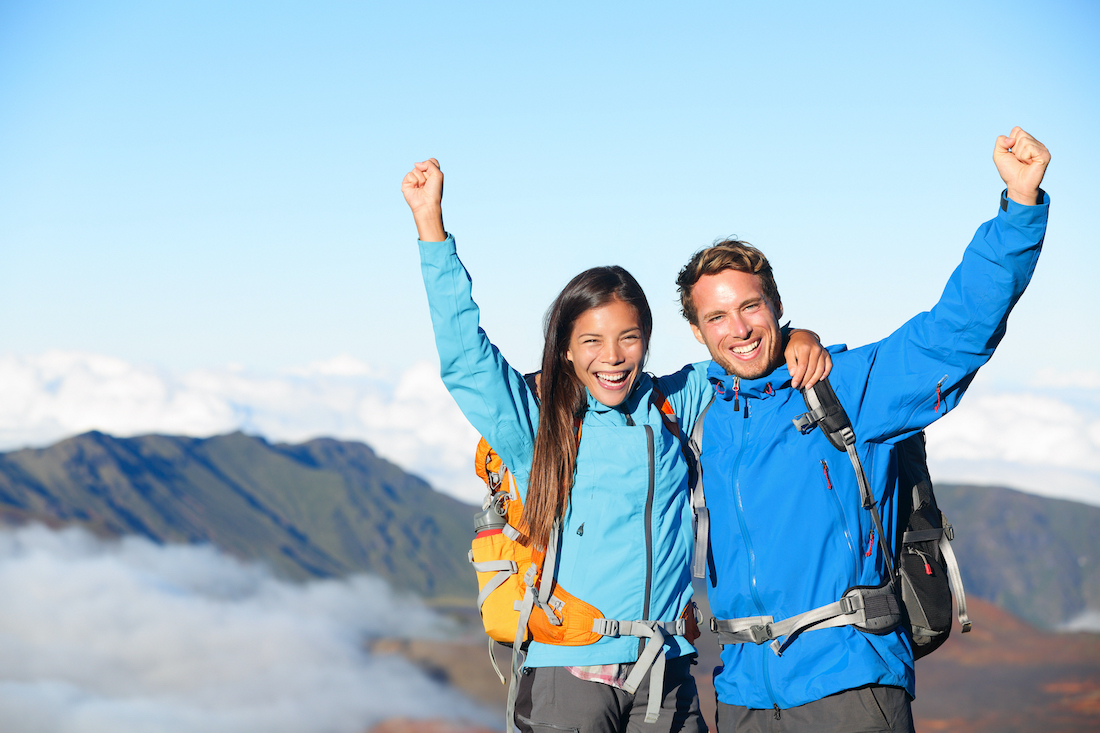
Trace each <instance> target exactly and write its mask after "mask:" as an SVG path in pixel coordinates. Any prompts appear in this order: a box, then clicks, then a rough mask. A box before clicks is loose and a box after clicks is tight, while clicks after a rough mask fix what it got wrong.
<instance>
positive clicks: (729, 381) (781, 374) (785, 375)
mask: <svg viewBox="0 0 1100 733" xmlns="http://www.w3.org/2000/svg"><path fill="white" fill-rule="evenodd" d="M707 379H709V380H710V383H711V384H713V385H714V390H715V392H716V393H717V395H718V398H719V399H722V400H732V399H733V398H734V396H735V395H740V396H742V397H755V398H756V399H761V400H764V399H767V398H769V397H771V396H772V395H773V394H775V393H776V391H777V390H780V389H786V388H789V387H790V386H791V373H790V371H789V370H788V369H787V365H786V364H783V365H782V366H780V367H779V368H777V369H775V370H774V371H772V373H771V374H768V375H767V376H764V377H759V378H758V379H739V378H738V377H735V376H734V375H732V374H726V370H725V369H724V368H722V367H721V366H719V365H718V363H717V362H714V361H712V362H711V363H710V364H709V365H707Z"/></svg>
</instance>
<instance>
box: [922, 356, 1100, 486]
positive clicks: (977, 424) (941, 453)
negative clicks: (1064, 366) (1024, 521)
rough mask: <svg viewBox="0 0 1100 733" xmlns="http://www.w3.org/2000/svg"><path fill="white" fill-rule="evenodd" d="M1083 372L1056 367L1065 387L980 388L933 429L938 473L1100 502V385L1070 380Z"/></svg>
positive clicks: (932, 457) (932, 460)
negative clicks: (1060, 371)
mask: <svg viewBox="0 0 1100 733" xmlns="http://www.w3.org/2000/svg"><path fill="white" fill-rule="evenodd" d="M1082 380H1084V382H1085V383H1088V381H1089V377H1088V375H1087V374H1084V373H1082V374H1077V375H1072V374H1067V375H1063V376H1062V377H1058V376H1057V375H1055V374H1054V373H1053V372H1050V373H1048V374H1047V381H1046V382H1045V384H1047V385H1054V386H1055V387H1058V388H1059V389H1052V388H1050V387H1049V386H1048V387H1045V388H1044V389H1042V390H1039V389H1034V390H1030V391H1014V392H1002V391H988V390H983V389H981V388H975V389H972V390H971V391H970V393H968V394H967V396H966V398H965V399H963V401H962V402H961V403H960V405H959V406H958V407H957V408H956V409H955V410H954V411H952V412H951V413H950V414H949V415H947V416H945V417H944V418H943V419H942V420H940V421H939V422H937V423H935V424H933V425H932V426H931V427H929V429H928V431H927V434H928V458H929V466H930V468H931V470H932V473H933V477H934V478H936V479H940V480H948V481H957V482H966V483H978V484H1001V485H1005V486H1011V487H1013V488H1018V489H1022V490H1025V491H1031V492H1033V493H1038V494H1045V495H1048V496H1056V497H1062V498H1067V499H1073V500H1075V501H1083V502H1087V503H1090V504H1097V505H1100V390H1098V389H1096V388H1093V389H1090V388H1088V387H1087V386H1075V388H1072V389H1070V388H1069V387H1070V386H1074V385H1080V383H1081V382H1082Z"/></svg>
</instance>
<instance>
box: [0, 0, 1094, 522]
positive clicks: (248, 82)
mask: <svg viewBox="0 0 1100 733" xmlns="http://www.w3.org/2000/svg"><path fill="white" fill-rule="evenodd" d="M1097 38H1100V5H1097V4H1096V3H1095V2H1053V3H1049V4H1048V5H1047V6H1046V7H1043V8H1039V7H1038V6H1036V5H1034V3H1024V2H1016V1H1012V2H997V3H993V2H976V3H967V4H965V5H963V6H961V7H960V6H957V5H956V4H953V3H938V2H932V3H924V4H920V5H902V4H878V3H846V4H845V3H842V4H832V5H828V6H823V5H821V4H817V3H787V4H778V3H776V4H768V5H764V4H760V3H751V4H750V3H692V4H687V5H684V6H679V7H675V8H672V7H668V6H666V5H664V4H654V3H639V2H633V3H629V4H628V3H608V4H601V5H599V6H597V7H590V4H588V3H556V4H553V5H549V4H546V5H535V4H515V3H480V4H477V5H476V7H460V6H458V4H454V3H430V2H428V3H417V4H404V5H399V4H396V3H386V4H381V3H378V4H373V3H334V2H333V3H289V2H284V3H270V2H266V3H258V2H257V3H244V2H239V3H222V2H218V3H214V2H186V3H184V2H178V3H176V2H161V3H139V2H90V3H89V2H49V1H45V2H13V1H12V0H8V1H7V2H3V3H2V4H0V272H2V273H3V277H4V280H3V287H2V288H0V354H2V355H7V356H8V357H10V358H12V359H17V360H18V359H22V360H24V361H26V360H33V359H35V358H38V356H39V355H42V354H44V353H47V352H50V351H51V350H60V351H62V352H78V353H86V354H98V355H104V356H106V357H110V358H113V359H118V360H121V361H122V362H125V363H126V364H131V365H138V366H137V367H135V368H137V369H139V370H141V369H144V370H146V371H148V370H154V371H157V372H158V373H160V372H163V373H172V374H190V373H194V371H195V370H211V369H213V370H217V369H232V370H237V371H240V370H242V369H243V370H246V371H248V370H251V371H252V372H255V373H262V374H275V373H279V374H282V373H285V372H286V370H293V369H295V368H299V367H301V366H302V365H305V364H311V363H315V362H323V361H325V360H330V359H333V358H334V357H339V356H341V355H343V356H346V357H350V358H352V359H354V360H357V362H358V363H360V364H363V365H369V367H370V368H371V369H377V370H380V371H381V372H386V373H390V374H394V375H399V374H405V373H408V370H410V369H413V368H414V367H415V365H417V364H421V363H423V362H424V361H429V362H430V361H432V360H434V358H435V356H434V350H433V346H432V342H431V338H430V334H429V323H428V318H427V312H426V306H425V304H424V297H423V294H422V292H421V286H420V282H419V268H418V263H417V257H416V252H415V229H414V227H413V226H412V221H411V218H410V216H409V215H408V212H407V210H406V208H405V205H404V202H403V201H402V199H401V195H400V192H399V188H398V187H399V182H400V179H401V177H402V176H403V175H404V173H405V172H406V171H407V170H408V169H409V167H410V166H411V164H412V162H413V161H415V160H421V159H423V158H425V157H428V156H436V157H438V158H439V159H440V161H441V163H442V165H443V168H444V171H445V173H446V175H447V183H446V197H445V207H446V212H445V213H446V223H447V226H448V229H449V230H451V231H452V232H454V233H455V235H456V237H457V238H458V241H459V246H460V251H461V253H462V256H463V259H464V260H465V262H466V263H467V266H468V267H469V269H470V271H471V272H472V274H473V276H474V280H475V295H476V296H477V297H478V299H479V302H480V303H481V305H482V308H483V314H484V325H485V328H486V330H487V331H488V332H489V333H490V335H491V336H492V337H493V338H494V340H495V341H496V342H497V343H498V344H499V345H500V346H501V348H502V350H503V351H504V352H505V354H506V355H507V356H509V358H510V359H511V361H512V362H513V363H514V364H515V365H516V366H517V367H518V368H521V369H527V368H531V367H532V365H534V364H535V362H536V360H537V356H538V352H539V348H540V339H539V329H540V323H541V314H542V312H543V309H544V308H545V307H546V305H547V304H548V303H549V302H550V300H551V299H552V297H553V296H554V294H555V293H556V292H557V290H558V289H559V288H560V287H561V285H562V284H563V283H564V282H565V281H566V280H568V278H569V277H571V276H572V275H573V274H575V273H576V272H577V271H579V270H581V269H584V268H586V267H590V266H593V265H598V264H609V263H615V264H621V265H623V266H625V267H627V268H628V269H629V270H631V271H632V272H633V273H634V274H635V275H636V276H637V277H638V278H639V280H640V281H641V282H642V284H643V286H644V287H645V289H646V291H647V293H648V294H649V297H650V300H651V302H652V304H653V307H654V310H655V316H656V334H655V341H654V344H653V351H652V355H651V360H650V366H651V368H653V369H654V370H655V371H660V372H664V371H671V370H673V369H676V368H678V367H679V366H680V365H681V364H683V363H685V362H688V361H693V360H698V359H701V358H703V357H704V356H705V352H704V351H703V350H702V348H701V347H699V346H698V345H697V344H695V342H694V340H693V339H692V337H691V335H690V333H689V331H688V329H687V328H686V326H685V325H684V324H683V322H682V320H681V319H680V318H679V315H678V313H677V310H676V305H675V292H674V288H673V279H674V277H675V274H676V271H677V270H678V269H679V267H680V266H681V265H682V264H683V262H685V261H686V260H687V258H688V257H689V256H690V255H691V253H692V252H694V251H695V250H696V249H698V248H700V247H702V246H704V245H706V244H708V243H710V242H711V241H712V240H714V239H715V238H716V237H723V236H726V235H730V234H736V235H739V236H740V237H742V238H744V239H748V240H750V241H752V242H754V243H755V244H757V245H758V246H760V247H761V248H762V249H764V251H765V252H767V253H768V254H769V257H770V258H771V259H772V261H773V265H774V266H775V268H776V271H777V278H778V282H779V288H780V292H781V294H782V296H783V300H784V305H785V307H786V311H787V316H788V317H789V318H791V319H793V320H794V322H795V323H797V324H800V325H805V326H809V327H812V328H814V329H815V330H817V331H818V332H819V333H821V334H822V337H823V338H824V339H825V340H826V341H829V342H846V343H849V344H850V345H853V346H854V345H858V344H862V343H866V342H868V341H873V340H876V339H878V338H881V337H883V336H885V335H886V334H888V333H889V332H890V331H891V330H893V329H894V328H896V327H897V326H898V325H900V324H901V323H902V322H903V321H904V320H906V319H907V318H908V317H910V316H911V315H913V314H914V313H916V312H918V311H920V310H925V309H927V308H928V307H930V306H931V305H932V304H933V303H934V302H935V299H936V297H937V296H938V294H939V292H940V290H941V289H942V286H943V283H944V282H945V281H946V279H947V276H948V274H949V273H950V271H951V270H952V269H953V268H954V266H955V264H956V263H957V261H958V258H959V256H960V253H961V250H962V248H963V246H964V245H965V244H966V242H967V241H968V240H969V238H970V236H971V234H972V233H973V230H974V229H975V228H976V226H977V225H978V224H979V223H980V222H982V221H984V220H986V219H988V218H991V217H992V216H993V215H994V214H995V211H996V205H997V196H998V194H999V192H1000V189H1001V184H1000V181H999V179H998V177H997V174H996V171H995V169H994V167H993V164H992V161H991V153H992V148H993V141H994V139H995V137H996V136H997V135H998V134H1001V133H1007V132H1008V131H1009V130H1010V129H1011V127H1012V126H1013V125H1017V124H1019V125H1021V126H1023V127H1024V128H1025V129H1027V130H1029V131H1031V132H1032V133H1034V134H1035V135H1036V137H1038V138H1039V139H1040V140H1042V141H1043V142H1045V143H1046V144H1047V145H1048V146H1049V147H1050V149H1051V151H1052V154H1053V163H1052V165H1051V168H1050V172H1049V174H1048V177H1047V181H1046V183H1045V187H1046V188H1047V189H1048V190H1049V191H1050V193H1051V196H1052V198H1053V201H1054V204H1053V207H1052V214H1051V225H1050V230H1049V234H1048V239H1047V247H1046V250H1045V252H1044V255H1043V258H1042V260H1041V262H1040V265H1039V268H1038V271H1037V274H1036V277H1035V280H1034V284H1033V285H1032V287H1031V289H1030V290H1029V292H1028V293H1027V294H1026V295H1025V297H1024V298H1023V299H1022V301H1021V303H1020V305H1019V306H1018V308H1017V311H1016V313H1015V314H1014V315H1013V318H1012V320H1011V321H1010V324H1009V332H1008V336H1007V337H1006V339H1005V342H1004V344H1003V346H1002V348H1001V349H1000V351H999V353H998V354H997V356H996V357H995V358H994V360H993V362H992V363H991V364H990V366H989V367H988V368H987V369H986V370H985V371H984V372H983V374H982V375H980V376H979V379H978V380H976V382H975V386H974V389H975V390H986V391H987V392H988V393H989V394H990V395H992V396H997V395H1000V396H1002V397H1004V398H1005V399H1006V400H1010V399H1011V396H1012V395H1024V394H1027V395H1032V396H1038V397H1039V398H1041V399H1047V400H1054V401H1056V402H1057V403H1058V404H1059V405H1064V406H1067V408H1068V409H1070V410H1071V411H1073V415H1074V416H1075V417H1074V419H1077V420H1079V421H1080V424H1081V425H1082V431H1084V434H1085V435H1086V437H1088V436H1091V437H1088V440H1089V441H1092V442H1091V443H1090V445H1093V446H1097V445H1100V427H1098V425H1100V422H1098V420H1100V369H1098V367H1097V357H1100V348H1098V347H1097V346H1096V339H1095V337H1093V336H1092V335H1091V331H1092V329H1091V328H1090V325H1091V324H1093V323H1095V322H1096V321H1097V320H1098V319H1100V297H1098V296H1097V295H1096V286H1095V285H1094V282H1093V281H1094V279H1095V273H1097V272H1098V271H1100V254H1098V252H1100V247H1098V244H1100V241H1098V240H1100V236H1098V235H1097V233H1096V228H1095V227H1094V226H1090V225H1091V222H1086V217H1087V212H1088V211H1090V210H1093V209H1094V208H1095V203H1094V201H1095V199H1096V194H1097V193H1098V192H1100V191H1098V186H1097V184H1096V180H1097V178H1098V176H1097V172H1098V170H1100V154H1098V152H1097V151H1098V150H1100V146H1098V145H1097V142H1096V136H1095V133H1094V131H1093V127H1094V125H1095V122H1094V121H1095V120H1096V119H1100V52H1098V51H1097V44H1096V39H1097ZM21 363H22V362H21ZM395 379H396V377H395ZM0 388H2V387H0ZM242 399H243V398H242ZM0 401H2V400H0ZM965 404H966V403H965V402H964V407H965ZM1036 412H1037V413H1044V412H1049V411H1048V410H1046V408H1044V407H1042V406H1040V407H1038V408H1036ZM1009 419H1012V418H1009ZM13 424H14V426H15V427H14V428H11V429H12V430H14V431H15V432H18V429H19V425H18V421H16V423H13ZM1062 424H1068V423H1066V422H1065V421H1063V423H1062ZM1077 432H1081V431H1077ZM31 433H33V431H28V432H27V435H31ZM27 440H32V438H27ZM15 442H18V441H15ZM1006 450H1007V449H1006ZM1082 450H1083V451H1084V454H1087V453H1088V452H1089V449H1088V447H1087V446H1086V447H1085V448H1083V449H1082ZM1098 452H1100V451H1098ZM1094 464H1095V460H1092V461H1090V460H1086V461H1085V469H1083V470H1086V471H1087V472H1090V473H1089V475H1090V476H1092V477H1093V478H1092V479H1090V480H1096V476H1097V475H1100V472H1098V469H1096V467H1095V465H1094ZM1090 466H1091V468H1089V467H1090ZM1073 470H1082V469H1081V467H1080V466H1078V467H1077V468H1075V469H1073ZM1096 485H1097V486H1098V487H1100V483H1097V484H1096ZM1098 492H1100V489H1098ZM1097 497H1098V498H1097V501H1098V502H1100V493H1098V494H1097Z"/></svg>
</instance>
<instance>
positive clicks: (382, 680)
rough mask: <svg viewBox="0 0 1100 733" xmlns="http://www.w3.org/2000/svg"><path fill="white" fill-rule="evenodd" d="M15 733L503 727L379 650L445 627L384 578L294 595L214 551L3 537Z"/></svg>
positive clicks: (8, 722)
mask: <svg viewBox="0 0 1100 733" xmlns="http://www.w3.org/2000/svg"><path fill="white" fill-rule="evenodd" d="M0 587H3V588H4V602H3V603H2V604H0V720H3V721H4V731H5V733H53V732H54V731H57V732H58V733H60V732H62V731H64V733H128V732H130V731H133V732H135V733H138V732H140V733H148V732H149V731H157V732H158V733H177V732H178V733H193V731H204V733H236V732H237V731H241V732H242V733H243V732H244V731H248V732H249V733H252V732H253V731H259V730H262V731H270V732H271V733H314V732H316V731H332V732H333V733H337V732H340V731H347V732H348V733H362V731H364V730H366V729H368V728H369V727H370V725H371V724H372V723H375V722H377V721H379V720H382V719H385V718H390V717H394V716H403V717H413V718H425V717H442V718H447V719H455V718H459V719H466V720H470V721H474V722H480V723H482V724H490V725H491V724H493V723H495V722H496V721H495V715H494V714H493V713H491V712H489V711H486V710H484V709H482V708H480V707H478V706H477V705H475V704H474V703H472V702H471V701H469V700H468V699H466V698H465V697H463V696H462V695H460V694H459V693H458V692H456V691H455V690H453V689H452V688H448V687H446V686H444V685H441V684H439V683H437V682H435V681H433V680H431V679H429V678H428V677H427V676H426V675H425V674H424V673H422V672H420V671H419V670H418V669H417V668H415V667H414V666H412V665H411V664H409V663H408V662H406V661H404V660H403V659H401V658H399V657H395V656H390V655H384V656H373V655H371V654H370V653H369V652H368V651H366V647H365V646H364V643H365V642H366V641H367V640H369V639H370V638H372V637H392V636H421V637H428V638H440V637H443V636H444V635H446V634H448V633H451V630H450V627H449V624H448V623H447V622H446V621H445V620H444V619H442V618H440V617H438V616H436V615H434V614H433V613H432V612H431V611H429V610H428V609H426V608H424V607H423V606H422V605H421V604H420V603H419V601H417V600H415V599H413V598H408V597H403V596H397V595H396V594H394V593H393V592H392V591H391V590H390V589H389V587H388V586H386V584H385V583H384V582H383V581H381V580H379V579H376V578H372V577H366V576H358V577H354V578H351V579H348V580H346V581H336V580H322V581H314V582H311V583H307V584H305V585H293V584H289V583H286V582H283V581H279V580H276V579H275V578H274V577H273V576H272V575H271V574H270V573H268V572H267V571H266V570H264V569H263V568H262V567H260V566H256V565H246V564H242V563H240V562H238V561H236V560H233V559H231V558H228V557H226V556H224V555H221V554H219V553H218V552H217V551H216V550H214V549H212V548H209V547H196V546H171V545H170V546H163V547H162V546H157V545H154V544H152V543H151V542H149V541H147V540H144V539H138V538H126V539H124V540H122V541H117V542H102V541H99V540H96V539H94V538H92V537H91V536H90V535H88V534H86V533H84V532H82V531H80V530H76V529H68V530H64V531H61V532H53V531H50V530H47V529H45V528H43V527H41V526H31V527H26V528H23V529H19V530H15V531H12V530H2V531H0Z"/></svg>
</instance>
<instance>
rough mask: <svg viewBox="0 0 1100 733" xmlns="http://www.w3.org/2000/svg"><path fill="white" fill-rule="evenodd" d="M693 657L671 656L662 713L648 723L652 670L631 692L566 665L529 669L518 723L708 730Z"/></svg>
mask: <svg viewBox="0 0 1100 733" xmlns="http://www.w3.org/2000/svg"><path fill="white" fill-rule="evenodd" d="M692 658H693V657H692V656H686V657H680V658H679V659H669V660H668V662H667V664H666V666H665V689H664V692H663V696H662V700H661V716H660V717H659V718H658V719H657V722H656V723H646V722H645V710H646V705H647V704H648V703H649V693H650V690H649V679H650V678H649V675H648V674H647V675H646V676H645V680H644V681H643V682H642V684H641V685H640V686H639V687H638V691H637V692H636V693H635V694H633V695H631V694H630V693H628V692H625V691H623V690H620V689H619V688H617V687H612V686H611V685H605V684H601V683H599V682H588V681H585V680H580V679H577V678H576V677H574V676H573V675H571V674H569V672H567V671H566V670H565V668H564V667H533V668H528V669H524V670H523V674H522V675H521V676H520V678H519V691H518V693H517V695H516V728H517V729H518V730H520V731H522V732H523V733H562V731H576V732H577V733H624V732H625V733H706V730H707V726H706V723H704V722H703V716H702V715H701V714H700V712H699V690H698V689H696V687H695V678H693V677H692V676H691V661H692Z"/></svg>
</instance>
